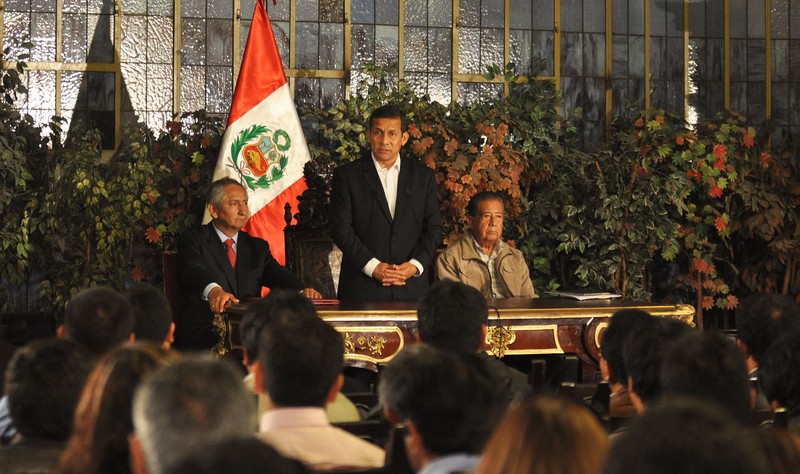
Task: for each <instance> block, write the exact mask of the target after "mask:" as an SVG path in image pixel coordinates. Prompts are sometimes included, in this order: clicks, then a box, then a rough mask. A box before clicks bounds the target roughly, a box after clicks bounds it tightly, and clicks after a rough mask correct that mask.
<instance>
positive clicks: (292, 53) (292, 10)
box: [256, 0, 297, 97]
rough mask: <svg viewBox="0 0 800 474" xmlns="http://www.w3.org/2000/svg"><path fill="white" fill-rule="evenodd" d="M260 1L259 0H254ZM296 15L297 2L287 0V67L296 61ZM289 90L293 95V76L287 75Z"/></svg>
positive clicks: (291, 66) (290, 66)
mask: <svg viewBox="0 0 800 474" xmlns="http://www.w3.org/2000/svg"><path fill="white" fill-rule="evenodd" d="M256 1H261V0H256ZM296 16H297V2H296V1H295V0H289V69H295V61H296V56H297V53H296V49H297V48H296V46H295V45H296V44H297V41H296V40H297V27H296V25H295V23H296V21H295V17H296ZM288 80H289V90H290V91H291V92H292V96H293V97H294V88H295V78H294V77H289V78H288Z"/></svg>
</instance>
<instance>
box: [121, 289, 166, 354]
mask: <svg viewBox="0 0 800 474" xmlns="http://www.w3.org/2000/svg"><path fill="white" fill-rule="evenodd" d="M125 297H126V298H127V299H128V302H129V303H130V304H131V306H132V307H133V323H134V324H133V327H134V329H133V332H134V334H136V340H137V341H149V342H152V343H155V344H160V345H163V346H164V347H165V348H167V349H169V348H170V347H171V346H172V342H173V341H174V340H175V337H174V336H175V323H173V322H172V310H171V309H170V307H169V301H167V297H166V295H164V292H163V291H161V290H159V289H158V288H156V287H154V286H153V285H148V284H145V283H138V284H136V285H133V286H132V287H130V288H128V290H127V291H126V292H125Z"/></svg>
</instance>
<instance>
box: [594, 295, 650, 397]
mask: <svg viewBox="0 0 800 474" xmlns="http://www.w3.org/2000/svg"><path fill="white" fill-rule="evenodd" d="M651 317H652V316H650V313H648V312H647V311H642V310H640V309H622V310H619V311H617V312H616V313H614V314H613V315H611V319H610V320H609V322H608V327H607V328H606V330H605V331H603V338H602V340H601V341H600V354H601V355H602V356H603V359H605V360H606V362H607V363H608V368H609V369H611V373H610V377H609V378H610V382H611V383H621V384H627V383H628V371H627V370H625V360H624V358H623V357H622V354H623V351H624V349H625V338H626V337H628V334H630V332H631V331H632V330H633V328H634V327H636V325H637V324H639V323H640V322H641V321H643V320H645V319H647V318H651Z"/></svg>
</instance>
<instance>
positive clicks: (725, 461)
mask: <svg viewBox="0 0 800 474" xmlns="http://www.w3.org/2000/svg"><path fill="white" fill-rule="evenodd" d="M603 472H604V473H605V474H628V473H632V472H635V473H636V474H706V473H709V472H724V473H726V474H762V473H764V474H766V473H767V472H769V470H768V467H767V464H766V461H765V459H764V456H763V455H762V454H761V451H760V450H759V448H758V445H757V443H756V441H755V439H754V438H753V434H752V433H750V432H748V431H747V430H746V429H745V428H744V427H743V426H742V425H741V423H737V422H736V421H735V420H733V419H732V418H731V417H730V416H729V415H728V414H727V413H725V412H724V411H723V410H721V409H719V408H717V407H715V406H713V405H710V404H707V403H706V402H704V401H702V400H694V399H692V400H686V399H682V398H680V397H678V398H675V399H671V400H668V401H664V402H662V403H659V404H655V405H653V406H652V407H650V406H649V407H648V409H647V411H646V412H645V413H644V414H642V415H641V416H640V417H638V418H637V419H636V421H634V422H633V423H632V424H631V426H630V427H629V428H628V429H627V430H626V431H625V432H623V433H622V434H621V436H620V437H619V438H618V439H617V441H616V442H615V443H613V444H612V445H611V450H610V452H609V455H608V462H607V464H606V467H605V470H604V471H603Z"/></svg>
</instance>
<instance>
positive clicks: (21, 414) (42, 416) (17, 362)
mask: <svg viewBox="0 0 800 474" xmlns="http://www.w3.org/2000/svg"><path fill="white" fill-rule="evenodd" d="M90 369H91V363H90V361H89V354H88V353H87V352H86V349H85V348H83V347H81V346H80V345H79V344H76V343H75V342H72V341H68V340H65V339H44V340H38V341H34V342H31V343H30V344H28V345H26V346H24V347H22V348H20V349H19V350H17V352H15V353H14V356H13V357H12V358H11V361H10V362H9V364H8V368H7V369H6V374H5V384H6V390H5V393H6V395H8V409H9V412H10V414H11V419H12V420H14V426H15V427H16V428H17V431H18V432H19V433H20V434H22V435H23V436H26V437H28V438H38V439H49V440H57V441H62V440H66V439H67V438H68V437H69V434H70V431H71V430H72V419H73V417H74V415H75V407H76V406H77V404H78V398H79V397H80V394H81V390H83V385H84V383H86V378H87V377H88V375H89V370H90Z"/></svg>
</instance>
